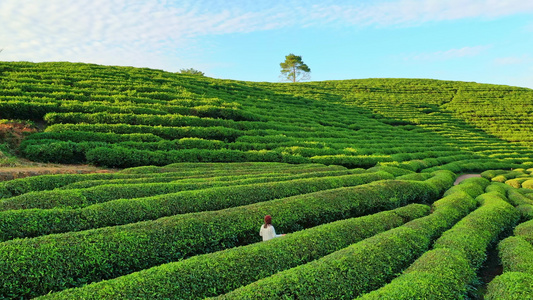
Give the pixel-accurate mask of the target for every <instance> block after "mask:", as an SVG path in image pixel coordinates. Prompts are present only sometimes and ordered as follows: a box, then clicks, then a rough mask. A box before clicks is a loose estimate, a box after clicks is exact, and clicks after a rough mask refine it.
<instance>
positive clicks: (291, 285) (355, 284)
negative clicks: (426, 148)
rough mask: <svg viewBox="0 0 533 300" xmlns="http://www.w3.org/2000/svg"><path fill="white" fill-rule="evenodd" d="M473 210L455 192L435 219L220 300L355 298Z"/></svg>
mask: <svg viewBox="0 0 533 300" xmlns="http://www.w3.org/2000/svg"><path fill="white" fill-rule="evenodd" d="M475 207H476V202H475V201H474V199H473V198H472V197H470V196H469V195H468V194H466V193H465V192H463V191H460V190H456V192H454V193H452V194H450V195H448V196H446V197H444V198H443V199H441V200H439V201H437V202H435V204H434V208H433V214H431V215H429V216H427V217H422V218H419V219H416V220H413V221H410V222H408V223H406V224H405V225H403V226H401V227H399V228H396V229H393V230H390V231H387V232H384V233H381V234H379V235H376V236H374V237H371V238H368V239H366V240H364V241H361V242H359V243H357V244H354V245H351V246H349V247H347V248H345V249H342V250H340V251H337V252H334V253H332V254H330V255H328V256H325V257H323V258H321V259H318V260H316V261H313V262H311V263H308V264H305V265H301V266H298V267H295V268H293V269H289V270H286V271H283V272H280V273H277V274H275V275H273V276H271V277H267V278H264V279H262V280H259V281H256V282H253V283H251V284H249V285H247V286H244V287H242V288H239V289H236V290H235V291H232V292H230V293H228V294H225V295H223V296H221V297H219V298H221V299H272V298H283V297H289V298H302V299H307V298H320V299H339V298H342V297H352V298H353V297H356V296H358V295H361V294H363V293H366V292H369V291H371V290H373V289H375V288H377V287H379V286H381V285H382V284H384V283H386V282H387V281H388V280H390V279H392V278H393V277H394V275H395V274H396V273H397V272H399V271H400V270H402V269H403V268H404V267H407V266H408V265H409V263H410V262H411V261H412V260H414V259H415V258H416V257H417V256H418V255H420V254H422V253H423V252H424V251H426V250H427V249H428V248H429V246H430V245H431V241H433V240H434V239H435V238H436V237H438V236H439V235H440V234H441V233H442V232H443V231H444V230H446V229H447V228H450V227H451V226H452V225H453V224H454V223H455V222H457V221H458V220H460V219H461V218H462V217H464V216H465V215H467V214H468V213H469V212H470V211H471V210H473V209H474V208H475ZM466 265H467V266H468V264H466ZM463 269H465V268H463Z"/></svg>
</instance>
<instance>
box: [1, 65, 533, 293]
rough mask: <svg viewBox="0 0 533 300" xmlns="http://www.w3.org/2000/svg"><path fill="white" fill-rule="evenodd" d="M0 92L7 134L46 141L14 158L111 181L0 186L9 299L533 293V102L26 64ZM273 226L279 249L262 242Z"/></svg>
mask: <svg viewBox="0 0 533 300" xmlns="http://www.w3.org/2000/svg"><path fill="white" fill-rule="evenodd" d="M0 83H1V84H0V119H2V120H3V121H4V122H14V123H24V124H31V125H32V126H34V127H35V128H36V129H38V130H37V132H35V130H33V131H32V132H31V133H29V134H27V135H26V136H25V138H24V139H23V140H22V142H21V143H20V144H19V143H16V144H13V143H7V142H5V140H0V143H3V144H2V145H1V147H0V151H2V152H4V154H5V155H9V156H19V157H22V158H25V159H29V160H31V161H35V162H52V163H61V164H92V165H95V166H100V167H106V168H115V170H114V171H113V172H109V173H93V174H56V175H41V176H33V177H27V178H20V179H13V180H7V181H0V258H1V259H0V274H1V276H0V299H29V298H35V297H38V298H43V299H46V298H50V299H204V298H221V299H463V298H470V299H483V298H484V299H529V298H532V297H533V283H532V282H533V260H532V257H533V236H532V234H533V223H532V222H533V158H532V156H533V153H532V151H531V147H532V146H533V130H532V128H533V126H532V123H533V115H532V112H533V90H530V89H525V88H517V87H509V86H498V85H488V84H478V83H473V82H454V81H439V80H430V79H361V80H342V81H323V82H309V83H297V84H288V83H265V82H242V81H233V80H221V79H213V78H208V77H203V76H195V75H185V74H175V73H169V72H164V71H159V70H151V69H139V68H128V67H111V66H100V65H91V64H76V63H38V64H35V63H26V62H0ZM464 173H477V174H480V176H481V177H473V178H469V179H466V180H464V181H462V182H461V183H460V184H458V185H454V181H455V180H456V178H457V177H458V175H461V174H464ZM265 215H271V216H272V218H273V225H274V226H275V228H276V231H277V233H286V235H285V236H283V237H279V238H275V239H273V240H270V241H266V242H262V241H261V237H260V236H259V229H260V226H261V225H262V223H263V217H264V216H265ZM494 262H495V263H494ZM487 274H489V275H490V276H489V275H487Z"/></svg>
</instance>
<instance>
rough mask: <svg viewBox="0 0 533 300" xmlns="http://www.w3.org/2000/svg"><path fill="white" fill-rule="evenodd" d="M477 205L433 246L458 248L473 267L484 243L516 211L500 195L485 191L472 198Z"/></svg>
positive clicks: (513, 218)
mask: <svg viewBox="0 0 533 300" xmlns="http://www.w3.org/2000/svg"><path fill="white" fill-rule="evenodd" d="M476 200H477V201H478V202H480V203H481V207H480V208H479V209H477V210H475V211H474V212H472V213H471V214H470V215H468V217H466V218H464V219H463V220H461V221H459V222H458V223H457V224H456V225H455V226H454V227H453V228H452V229H451V230H449V231H447V232H445V233H444V234H443V235H442V236H441V237H440V238H439V239H438V240H437V241H436V242H435V245H434V248H436V249H438V248H450V249H455V250H459V251H460V252H461V253H463V254H464V255H465V257H466V258H467V260H468V261H469V262H470V263H471V266H472V268H473V269H474V270H477V269H478V268H479V267H480V266H481V264H482V263H483V261H485V258H486V255H487V254H486V251H487V247H488V245H489V244H490V243H492V242H494V241H495V240H496V239H497V237H498V236H499V235H500V234H501V233H503V232H504V231H506V230H510V229H511V228H512V227H513V226H514V225H515V224H516V223H517V222H518V218H519V215H518V212H517V211H516V210H515V209H514V207H513V206H511V205H510V204H509V203H507V201H506V200H505V198H504V197H503V196H501V195H500V194H498V193H490V194H489V193H487V194H483V195H480V196H478V197H477V198H476Z"/></svg>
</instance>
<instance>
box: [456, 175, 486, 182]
mask: <svg viewBox="0 0 533 300" xmlns="http://www.w3.org/2000/svg"><path fill="white" fill-rule="evenodd" d="M471 177H481V175H480V174H463V175H461V176H459V177H457V179H456V180H455V182H454V183H453V185H458V184H459V183H460V182H461V181H463V180H465V179H467V178H471Z"/></svg>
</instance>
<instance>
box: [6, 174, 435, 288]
mask: <svg viewBox="0 0 533 300" xmlns="http://www.w3.org/2000/svg"><path fill="white" fill-rule="evenodd" d="M428 188H431V187H430V186H429V185H428V184H426V183H424V182H417V181H413V182H404V181H396V180H386V181H378V182H374V183H370V184H366V185H361V186H356V187H348V188H340V189H335V190H327V191H321V192H316V193H311V194H304V195H299V196H295V197H289V198H282V199H278V200H272V201H266V202H261V203H257V204H251V205H246V206H239V207H234V208H229V209H226V210H221V211H213V212H201V213H192V214H185V215H177V216H172V217H166V218H161V219H158V220H155V221H146V222H139V223H134V224H129V225H123V226H114V227H104V228H100V229H94V230H87V231H81V232H71V233H64V234H55V235H47V236H42V237H36V238H32V239H16V240H11V241H7V242H4V243H2V247H0V256H2V257H3V259H2V260H1V261H0V272H1V273H2V274H3V276H2V278H0V287H1V288H0V292H1V293H2V294H1V296H2V297H30V296H37V295H42V294H45V293H48V292H49V291H58V290H62V289H66V288H70V287H75V286H80V285H83V284H85V283H88V282H94V281H99V280H102V279H109V278H114V277H117V276H121V275H125V274H128V273H131V272H134V271H138V270H142V269H146V268H149V267H153V266H156V265H160V264H163V263H167V262H170V261H177V260H179V259H183V258H186V257H190V256H193V255H198V254H202V253H210V252H215V251H218V250H222V249H226V248H231V247H234V246H237V245H245V244H250V243H253V242H256V241H258V238H259V236H258V235H257V224H258V223H259V224H260V223H261V220H262V219H263V217H264V216H265V215H266V214H270V215H272V217H273V218H274V220H279V221H276V229H277V230H278V231H279V232H294V231H297V230H301V229H304V228H309V227H313V226H316V225H320V224H324V223H328V222H331V221H335V220H339V219H344V218H348V217H357V216H363V215H366V214H369V213H375V212H378V211H382V210H389V209H392V208H396V207H399V206H402V205H405V204H407V203H409V202H430V201H432V200H433V199H434V198H435V197H437V195H438V193H440V192H441V191H435V192H433V193H428V192H427V189H428ZM220 228H224V230H219V229H220ZM414 237H415V238H416V235H415V236H414ZM15 265H16V266H19V267H20V269H17V270H15V269H13V268H12V266H15ZM72 266H76V269H75V275H74V274H73V273H72V270H73V269H72Z"/></svg>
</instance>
